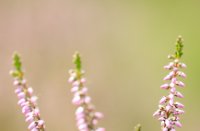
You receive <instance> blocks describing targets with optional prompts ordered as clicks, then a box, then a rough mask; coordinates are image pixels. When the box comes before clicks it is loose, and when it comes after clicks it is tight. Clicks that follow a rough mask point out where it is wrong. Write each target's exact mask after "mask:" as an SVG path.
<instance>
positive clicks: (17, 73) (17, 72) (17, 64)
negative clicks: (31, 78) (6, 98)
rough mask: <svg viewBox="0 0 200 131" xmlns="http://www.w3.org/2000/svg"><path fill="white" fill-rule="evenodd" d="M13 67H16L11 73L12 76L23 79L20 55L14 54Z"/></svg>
mask: <svg viewBox="0 0 200 131" xmlns="http://www.w3.org/2000/svg"><path fill="white" fill-rule="evenodd" d="M13 66H14V67H15V70H14V71H11V72H10V74H11V75H12V76H13V77H19V78H21V77H22V74H23V73H22V63H21V58H20V55H19V54H18V53H16V52H15V53H14V54H13Z"/></svg>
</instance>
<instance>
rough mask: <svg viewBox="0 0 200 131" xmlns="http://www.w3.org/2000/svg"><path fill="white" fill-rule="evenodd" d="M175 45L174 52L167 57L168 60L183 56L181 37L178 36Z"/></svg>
mask: <svg viewBox="0 0 200 131" xmlns="http://www.w3.org/2000/svg"><path fill="white" fill-rule="evenodd" d="M175 45H176V51H175V53H174V55H169V56H168V58H169V59H180V58H181V57H182V55H183V39H182V37H181V36H178V38H177V40H176V43H175Z"/></svg>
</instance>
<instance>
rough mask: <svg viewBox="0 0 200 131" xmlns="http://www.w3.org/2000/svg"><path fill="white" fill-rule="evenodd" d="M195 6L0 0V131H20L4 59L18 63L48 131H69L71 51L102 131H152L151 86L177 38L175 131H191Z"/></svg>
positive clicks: (199, 23) (168, 1)
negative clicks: (179, 85)
mask: <svg viewBox="0 0 200 131" xmlns="http://www.w3.org/2000/svg"><path fill="white" fill-rule="evenodd" d="M199 13H200V1H198V0H165V1H162V0H160V1H159V0H151V1H150V0H123V1H122V0H115V1H114V0H84V1H83V0H32V1H30V0H1V1H0V60H1V62H0V98H1V99H0V103H1V105H0V130H1V131H14V130H16V131H20V130H21V131H25V130H27V123H25V122H24V116H23V115H22V114H21V109H20V107H19V106H18V105H17V104H16V103H17V97H16V95H15V94H14V88H13V86H12V78H11V77H10V76H9V70H10V69H11V68H12V65H11V61H12V59H11V56H12V53H13V52H14V51H18V52H20V53H21V55H22V59H23V66H24V68H25V71H26V78H27V79H28V83H29V85H31V86H32V87H33V88H34V90H35V94H36V95H37V96H39V101H38V104H39V107H40V110H41V114H42V118H43V119H44V120H45V121H46V125H47V130H48V131H77V129H76V126H75V118H74V110H75V107H74V106H73V105H72V104H71V99H72V94H71V93H70V88H71V85H70V84H68V83H67V79H68V77H69V74H68V70H69V69H70V68H73V67H74V65H73V64H72V62H71V59H72V55H73V53H74V52H75V51H77V50H78V51H79V52H80V53H81V54H82V58H83V67H84V69H85V70H86V77H87V79H88V83H87V86H88V87H89V88H90V91H89V93H90V95H91V96H92V98H93V103H94V104H95V105H96V107H97V110H98V111H102V112H103V113H104V114H105V118H104V119H103V120H101V122H100V125H101V126H104V127H106V128H107V131H133V129H134V126H135V125H136V124H137V123H141V124H142V125H143V130H144V131H159V130H160V123H159V122H158V121H157V120H156V119H154V118H153V117H152V114H153V112H154V111H155V110H157V105H158V101H159V99H160V98H161V97H162V96H163V95H165V94H167V92H166V91H164V90H161V89H160V88H159V86H160V85H161V84H163V83H164V82H163V81H162V79H163V77H164V76H165V75H166V74H167V73H168V72H167V71H164V70H163V68H162V67H163V65H165V64H167V63H168V62H169V60H168V59H167V55H168V54H169V53H173V52H174V42H175V40H176V38H177V36H178V35H182V36H183V38H184V40H185V41H184V42H185V47H184V56H183V59H182V60H183V61H184V62H185V63H186V64H187V65H188V68H187V69H186V70H185V72H186V73H187V75H188V77H187V79H186V80H185V83H186V85H187V86H186V88H184V89H181V92H182V93H183V94H184V95H185V98H184V99H181V100H180V101H181V102H182V103H184V104H185V106H186V108H185V111H186V113H185V114H184V115H183V116H182V117H181V118H182V120H181V122H182V124H183V128H181V129H177V130H178V131H199V130H200V129H199V124H200V121H199V117H200V112H199V109H200V104H199V99H200V95H199V91H200V88H199V84H200V83H199V73H200V70H199V66H200V62H199V56H200V51H199V48H200V36H199V34H200V14H199Z"/></svg>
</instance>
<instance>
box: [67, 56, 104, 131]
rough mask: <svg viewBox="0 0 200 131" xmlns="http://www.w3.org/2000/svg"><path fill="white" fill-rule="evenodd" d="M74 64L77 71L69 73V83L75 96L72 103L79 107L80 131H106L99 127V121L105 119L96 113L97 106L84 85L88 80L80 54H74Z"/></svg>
mask: <svg viewBox="0 0 200 131" xmlns="http://www.w3.org/2000/svg"><path fill="white" fill-rule="evenodd" d="M73 63H74V64H75V66H76V67H75V69H72V70H70V71H69V74H70V78H69V80H68V81H69V82H70V83H71V84H72V88H71V92H72V93H73V94H74V98H73V99H72V103H73V104H74V105H75V106H77V109H76V112H75V114H76V121H77V122H76V123H77V127H78V129H79V131H105V128H102V127H97V123H98V121H99V119H101V118H102V117H103V114H102V113H101V112H97V111H95V106H94V105H93V104H92V103H91V100H92V99H91V97H90V96H89V95H88V88H87V87H86V86H85V85H84V84H85V82H86V79H85V78H84V77H83V75H84V73H85V72H84V70H82V63H81V57H80V55H79V53H75V54H74V59H73Z"/></svg>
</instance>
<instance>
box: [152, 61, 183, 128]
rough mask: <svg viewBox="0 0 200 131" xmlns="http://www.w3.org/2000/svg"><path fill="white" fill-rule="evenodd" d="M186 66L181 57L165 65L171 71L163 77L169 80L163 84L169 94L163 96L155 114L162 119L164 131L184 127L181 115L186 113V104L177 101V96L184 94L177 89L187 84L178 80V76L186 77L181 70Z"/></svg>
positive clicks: (180, 96) (162, 86)
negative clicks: (180, 118)
mask: <svg viewBox="0 0 200 131" xmlns="http://www.w3.org/2000/svg"><path fill="white" fill-rule="evenodd" d="M185 67H186V65H185V64H184V63H181V62H179V59H174V61H173V62H170V63H169V64H168V65H166V66H164V68H165V69H167V70H170V71H171V72H170V73H169V74H168V75H167V76H166V77H164V79H163V80H165V81H169V82H167V83H166V84H163V85H161V88H162V89H165V90H168V91H169V95H168V96H163V97H162V98H161V100H160V102H159V104H160V105H159V109H158V110H157V111H156V112H155V113H154V114H153V116H155V117H158V120H159V121H161V127H162V131H176V130H175V126H176V127H182V124H181V123H180V121H179V115H181V114H183V113H184V111H183V110H182V108H184V105H183V104H181V103H179V102H176V101H175V98H176V97H177V98H183V95H182V94H181V93H180V92H179V91H177V87H181V88H182V87H184V86H185V84H184V83H183V82H182V81H180V80H178V77H182V78H185V77H186V75H185V73H183V72H182V71H180V69H181V68H185Z"/></svg>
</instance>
